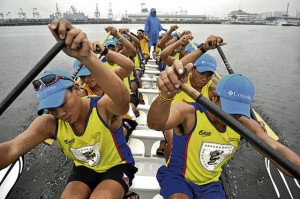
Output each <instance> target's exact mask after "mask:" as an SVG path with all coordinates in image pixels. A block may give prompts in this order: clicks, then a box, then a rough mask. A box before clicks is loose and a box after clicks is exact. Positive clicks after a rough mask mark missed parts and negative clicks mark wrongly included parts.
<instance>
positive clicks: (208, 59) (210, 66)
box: [194, 54, 217, 73]
mask: <svg viewBox="0 0 300 199" xmlns="http://www.w3.org/2000/svg"><path fill="white" fill-rule="evenodd" d="M194 66H195V67H196V68H197V71H199V72H200V73H203V72H207V71H211V72H213V73H215V72H216V69H217V61H216V60H215V58H214V57H213V56H211V55H209V54H203V55H201V57H199V58H198V59H197V60H196V62H195V63H194Z"/></svg>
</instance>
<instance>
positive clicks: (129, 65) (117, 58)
mask: <svg viewBox="0 0 300 199" xmlns="http://www.w3.org/2000/svg"><path fill="white" fill-rule="evenodd" d="M106 57H107V58H108V59H109V60H113V62H114V63H116V64H117V65H118V66H119V67H117V68H116V69H115V70H114V72H115V73H116V75H117V76H118V77H120V78H121V79H124V78H126V77H128V76H129V75H130V73H131V72H132V71H133V69H134V64H133V62H132V61H131V60H130V59H129V58H128V57H125V56H124V55H122V54H120V53H117V52H114V51H111V50H109V51H108V53H107V54H106Z"/></svg>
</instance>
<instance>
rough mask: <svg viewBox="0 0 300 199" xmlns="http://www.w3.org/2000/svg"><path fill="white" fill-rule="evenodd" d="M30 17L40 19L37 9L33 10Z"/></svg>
mask: <svg viewBox="0 0 300 199" xmlns="http://www.w3.org/2000/svg"><path fill="white" fill-rule="evenodd" d="M32 15H33V18H34V19H38V18H39V17H40V13H39V11H38V9H37V8H33V11H32Z"/></svg>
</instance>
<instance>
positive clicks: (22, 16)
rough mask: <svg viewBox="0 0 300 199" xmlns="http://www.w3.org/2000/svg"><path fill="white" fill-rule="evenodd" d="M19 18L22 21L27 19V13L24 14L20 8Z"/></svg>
mask: <svg viewBox="0 0 300 199" xmlns="http://www.w3.org/2000/svg"><path fill="white" fill-rule="evenodd" d="M18 16H19V18H20V19H26V12H24V11H23V9H22V8H20V10H19V12H18Z"/></svg>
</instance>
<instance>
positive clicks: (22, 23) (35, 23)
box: [0, 19, 267, 26]
mask: <svg viewBox="0 0 300 199" xmlns="http://www.w3.org/2000/svg"><path fill="white" fill-rule="evenodd" d="M66 20H68V21H69V22H70V23H72V24H144V23H145V21H143V20H139V21H131V20H120V21H113V20H107V19H105V20H93V19H87V20H73V19H72V20H71V19H66ZM51 21H52V19H43V20H32V19H28V20H22V21H20V20H9V21H2V22H1V21H0V26H39V25H48V24H49V23H51ZM160 23H161V24H234V25H267V24H266V23H257V22H250V23H242V22H228V21H221V20H205V21H202V20H201V21H199V20H193V21H165V20H160Z"/></svg>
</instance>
